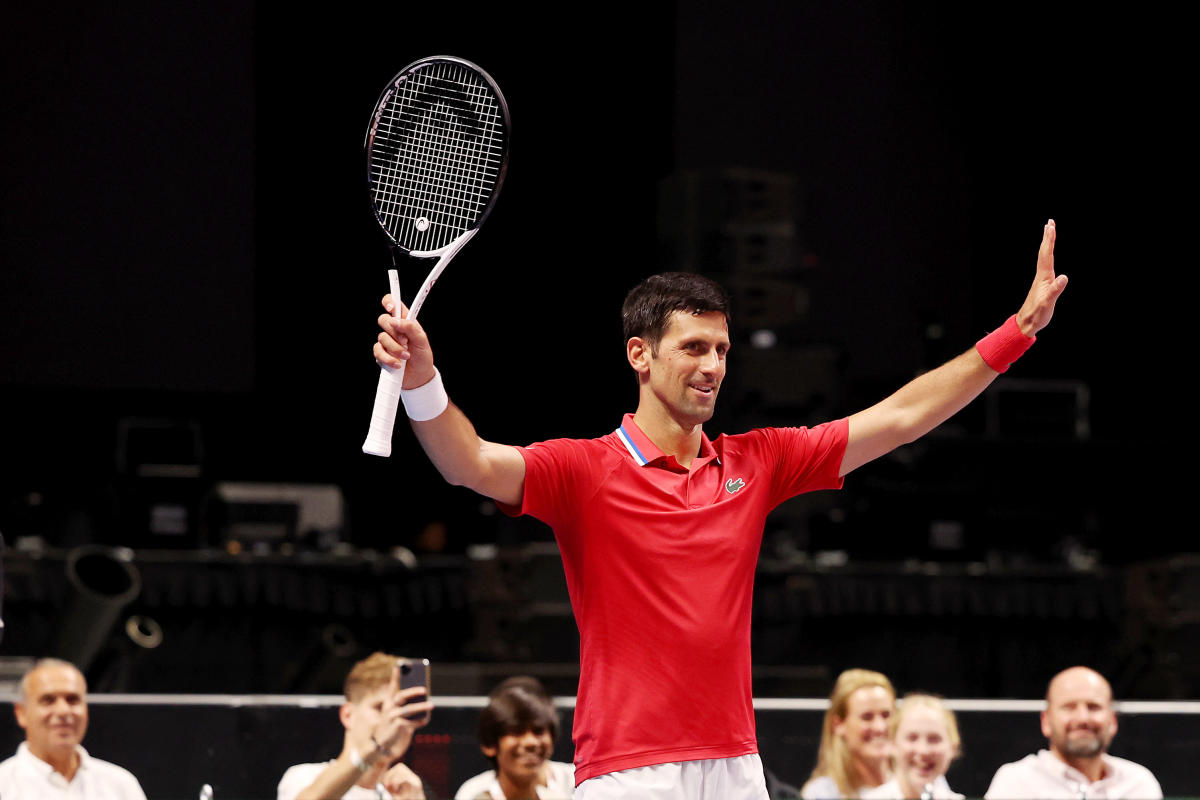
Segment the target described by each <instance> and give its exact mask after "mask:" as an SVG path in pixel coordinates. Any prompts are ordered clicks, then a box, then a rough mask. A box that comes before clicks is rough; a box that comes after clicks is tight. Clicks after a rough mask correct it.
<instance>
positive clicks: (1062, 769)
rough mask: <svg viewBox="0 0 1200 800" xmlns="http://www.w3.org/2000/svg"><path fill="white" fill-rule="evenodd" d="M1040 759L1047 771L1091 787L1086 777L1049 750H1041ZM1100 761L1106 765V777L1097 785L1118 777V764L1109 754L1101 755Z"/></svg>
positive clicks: (1039, 752)
mask: <svg viewBox="0 0 1200 800" xmlns="http://www.w3.org/2000/svg"><path fill="white" fill-rule="evenodd" d="M1038 758H1039V759H1041V761H1042V763H1043V764H1044V765H1045V767H1046V769H1048V770H1050V771H1051V772H1052V773H1053V774H1056V775H1061V776H1062V777H1063V779H1064V780H1069V781H1072V782H1074V783H1082V784H1084V785H1091V781H1089V780H1088V777H1087V776H1086V775H1084V774H1083V773H1082V772H1080V771H1079V770H1077V769H1075V768H1074V767H1072V766H1071V765H1070V764H1068V763H1067V762H1065V761H1063V760H1062V759H1061V758H1059V757H1058V756H1056V755H1054V753H1052V752H1050V751H1049V750H1039V751H1038ZM1100 760H1101V761H1102V762H1103V763H1104V777H1103V778H1101V779H1100V780H1098V781H1096V783H1103V782H1105V781H1110V780H1112V779H1113V778H1115V777H1117V772H1118V767H1117V762H1115V761H1114V760H1113V759H1112V758H1111V757H1110V756H1109V755H1108V753H1103V754H1101V756H1100Z"/></svg>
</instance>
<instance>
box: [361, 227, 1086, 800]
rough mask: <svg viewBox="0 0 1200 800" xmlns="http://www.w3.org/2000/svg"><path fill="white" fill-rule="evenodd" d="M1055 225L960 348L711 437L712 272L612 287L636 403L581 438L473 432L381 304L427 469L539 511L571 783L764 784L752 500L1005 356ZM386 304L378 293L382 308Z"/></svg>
mask: <svg viewBox="0 0 1200 800" xmlns="http://www.w3.org/2000/svg"><path fill="white" fill-rule="evenodd" d="M1054 241H1055V226H1054V223H1053V221H1050V222H1048V223H1047V224H1046V226H1045V228H1044V231H1043V236H1042V243H1041V247H1040V249H1039V252H1038V259H1037V269H1036V273H1035V277H1034V280H1033V285H1032V286H1031V288H1030V290H1029V293H1028V295H1027V297H1026V299H1025V302H1024V303H1023V304H1022V306H1021V308H1020V310H1019V311H1018V312H1017V313H1016V314H1015V315H1013V316H1012V317H1011V318H1009V320H1008V321H1007V322H1005V324H1004V325H1003V326H1002V327H1001V328H999V329H998V330H996V331H995V332H993V333H992V334H989V335H988V336H987V337H985V338H984V339H982V340H980V342H979V343H978V344H977V345H976V347H975V348H972V349H971V350H969V351H967V352H966V353H963V354H962V355H960V356H958V357H957V358H955V359H952V360H951V361H949V362H947V363H946V364H944V365H942V366H941V367H938V368H937V369H935V370H933V371H931V372H928V373H926V374H924V375H922V376H920V377H918V378H916V379H915V380H913V381H911V382H910V383H908V384H906V385H905V386H904V387H902V388H901V389H900V390H899V391H897V392H896V393H894V394H893V395H891V396H890V397H888V398H886V399H884V400H883V401H881V402H879V403H877V404H876V405H874V406H871V407H870V408H868V409H866V410H864V411H860V412H858V413H856V414H853V415H852V416H850V417H848V418H845V419H841V420H837V421H834V422H829V423H826V424H824V425H819V426H817V427H814V428H811V429H809V428H769V429H761V430H755V431H751V432H749V433H745V434H739V435H735V436H728V435H722V436H719V437H718V438H717V439H716V440H715V441H713V440H710V439H709V438H708V436H707V435H705V433H704V430H703V425H704V423H705V422H707V421H708V420H709V419H710V418H711V417H712V415H713V410H714V408H715V404H716V400H717V396H718V394H719V392H720V389H721V383H722V381H723V380H724V377H725V368H726V359H727V357H728V354H729V349H730V340H729V324H728V321H729V308H728V299H727V296H726V294H725V292H724V290H723V289H721V287H720V286H718V285H717V284H715V283H713V282H712V281H710V280H708V279H706V278H702V277H700V276H698V275H691V274H688V273H668V274H666V275H658V276H654V277H651V278H649V279H647V280H646V281H643V282H642V283H641V284H639V285H638V286H637V287H635V288H634V289H633V290H632V291H631V292H630V293H629V295H628V296H627V297H626V300H625V303H624V307H623V309H622V317H623V323H624V329H625V340H626V342H625V349H626V359H627V360H628V362H629V365H630V366H631V367H632V368H633V370H634V372H635V373H636V375H637V380H638V405H637V409H636V410H635V412H634V413H633V414H627V415H626V416H625V417H624V419H623V420H622V421H621V424H620V425H619V426H618V428H617V429H616V430H615V431H613V432H612V433H610V434H608V435H607V436H603V437H600V438H598V439H591V440H568V439H556V440H551V441H547V442H541V443H538V444H534V445H531V446H529V447H512V446H508V445H502V444H497V443H494V442H490V441H487V440H484V439H482V438H481V437H480V436H479V435H478V434H477V433H476V431H475V428H474V427H473V426H472V425H471V423H470V421H469V420H468V419H467V418H466V416H465V415H464V414H463V413H462V412H461V411H460V410H459V409H458V408H457V407H456V406H454V405H453V404H451V403H449V401H448V398H447V396H446V393H445V390H444V388H443V386H442V381H441V376H440V374H439V373H438V372H437V370H436V369H435V367H434V358H433V351H432V349H431V347H430V343H429V339H428V337H427V336H426V334H425V332H424V330H423V329H422V328H421V326H420V325H419V324H418V323H417V322H415V321H412V320H408V319H405V318H396V317H393V316H391V315H390V314H385V315H382V316H381V317H380V318H379V324H380V327H381V328H382V329H383V331H382V333H381V334H380V335H379V340H378V342H377V343H376V344H375V348H374V353H375V358H376V360H377V361H378V362H379V363H380V364H382V365H385V366H389V367H397V366H399V364H400V362H401V361H402V360H404V361H407V362H408V364H407V367H406V369H405V374H404V391H403V392H402V393H401V394H402V399H403V401H404V405H405V409H406V412H407V413H408V416H409V418H410V419H411V420H412V422H413V430H414V432H415V433H416V436H417V439H418V440H419V441H420V443H421V446H422V447H423V448H424V450H425V452H426V453H427V454H428V456H429V458H430V459H431V460H432V462H433V463H434V465H435V466H436V467H437V468H438V470H439V471H440V472H441V474H442V475H443V477H445V478H446V480H447V481H449V482H450V483H452V484H455V485H460V486H466V487H468V488H470V489H473V490H475V491H476V492H479V493H480V494H483V495H485V496H487V497H491V498H493V499H494V500H496V501H497V502H498V503H499V504H500V506H501V507H502V508H503V509H504V510H505V511H506V512H507V513H511V514H530V515H532V516H534V517H536V518H538V519H540V520H542V521H543V522H546V523H547V524H549V525H550V527H551V528H552V529H553V530H554V533H555V538H556V540H557V542H558V546H559V550H560V552H561V553H562V557H563V566H564V572H565V574H566V579H567V587H568V590H569V592H570V597H571V605H572V608H573V610H574V612H575V618H576V623H577V625H578V626H579V632H580V685H579V693H578V698H577V708H576V716H575V726H574V740H575V765H576V773H575V777H576V781H577V782H578V786H577V791H576V795H577V797H581V798H584V800H605V799H606V798H615V797H620V796H626V794H627V795H628V796H637V797H645V798H652V799H657V798H664V799H665V798H684V797H689V798H712V800H717V799H718V798H720V800H726V798H732V799H733V800H737V799H738V798H746V799H747V800H749V799H750V798H754V800H766V797H767V793H766V786H765V781H764V778H763V772H762V765H761V762H760V761H759V759H758V755H757V742H756V740H755V733H754V711H753V707H752V696H751V669H750V620H751V596H752V589H753V581H754V572H755V567H756V562H757V558H758V552H759V547H760V544H761V539H762V531H763V524H764V522H765V520H766V517H767V514H769V513H770V511H771V510H773V509H774V508H775V507H776V506H778V505H779V504H780V503H782V502H783V501H784V500H787V499H788V498H790V497H793V496H795V495H797V494H800V493H802V492H808V491H815V490H820V489H835V488H840V487H841V485H842V479H843V477H844V476H845V475H846V474H848V473H849V472H851V471H853V470H854V469H856V468H858V467H860V466H862V465H863V464H865V463H867V462H869V461H871V460H873V459H875V458H878V457H879V456H881V455H883V454H885V453H887V452H889V451H891V450H892V449H894V448H896V447H898V446H900V445H902V444H905V443H907V442H911V441H913V440H914V439H917V438H918V437H920V436H923V435H924V434H925V433H928V432H929V431H930V430H932V429H933V428H934V427H936V426H937V425H939V424H941V423H942V422H944V421H945V420H946V419H948V418H949V417H950V416H951V415H953V414H954V413H955V412H957V411H958V410H959V409H961V408H962V407H963V406H965V405H966V404H967V403H969V402H970V401H971V400H972V399H974V398H975V397H976V396H977V395H979V394H980V393H981V392H982V391H983V390H984V389H985V388H987V386H988V385H989V384H990V383H991V382H992V381H993V380H994V379H995V378H996V376H997V375H998V374H999V373H1000V372H1002V371H1004V370H1005V369H1007V368H1008V366H1009V364H1011V363H1012V362H1013V361H1015V360H1016V358H1017V357H1019V356H1020V354H1021V353H1022V352H1024V350H1025V349H1026V348H1027V347H1028V346H1029V345H1030V344H1032V342H1033V337H1034V336H1035V335H1036V334H1037V333H1038V332H1039V331H1040V330H1041V329H1042V328H1044V327H1045V326H1046V325H1047V324H1048V323H1049V322H1050V318H1051V316H1052V315H1053V313H1054V305H1055V302H1056V301H1057V300H1058V297H1059V295H1060V294H1061V293H1062V292H1063V290H1064V289H1065V288H1066V283H1067V279H1066V276H1059V275H1055V272H1054ZM392 304H393V299H392V298H391V297H390V296H388V297H385V298H384V307H385V308H386V309H387V310H388V311H389V312H390V311H392V310H393V305H392ZM622 793H626V794H622Z"/></svg>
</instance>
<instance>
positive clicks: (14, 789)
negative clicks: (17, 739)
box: [0, 658, 146, 800]
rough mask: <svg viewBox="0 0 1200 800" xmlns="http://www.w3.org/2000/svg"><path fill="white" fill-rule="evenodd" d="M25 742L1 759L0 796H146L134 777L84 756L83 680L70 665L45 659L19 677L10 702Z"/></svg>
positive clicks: (19, 799) (138, 799)
mask: <svg viewBox="0 0 1200 800" xmlns="http://www.w3.org/2000/svg"><path fill="white" fill-rule="evenodd" d="M13 710H14V712H15V713H16V717H17V724H18V725H20V726H21V727H22V728H24V729H25V741H24V742H22V743H21V744H20V746H19V747H18V748H17V754H16V755H15V756H13V757H12V758H10V759H8V760H6V761H4V762H3V763H0V798H3V800H49V799H51V798H67V797H70V798H73V799H78V800H146V795H145V793H144V792H143V791H142V787H141V785H140V784H139V783H138V781H137V778H135V777H133V775H132V774H131V773H130V772H129V771H128V770H125V769H122V768H121V767H118V766H117V765H116V764H110V763H108V762H107V761H101V760H100V759H98V758H93V757H92V756H90V755H88V752H87V751H86V750H84V749H83V747H82V746H81V745H80V742H82V741H83V735H84V734H85V733H86V732H87V724H88V708H87V682H86V681H85V680H84V677H83V673H82V672H80V671H79V670H78V669H77V668H76V667H75V665H74V664H71V663H69V662H67V661H60V660H58V659H54V658H45V659H42V660H40V661H38V662H37V663H36V664H34V665H33V668H32V669H30V670H29V671H28V672H26V673H25V675H24V677H22V678H21V692H20V696H19V697H18V699H17V702H16V703H15V704H14V706H13Z"/></svg>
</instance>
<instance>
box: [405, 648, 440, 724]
mask: <svg viewBox="0 0 1200 800" xmlns="http://www.w3.org/2000/svg"><path fill="white" fill-rule="evenodd" d="M396 669H397V670H399V671H400V688H401V689H408V688H410V687H413V686H424V687H425V696H424V697H421V698H419V699H417V700H414V701H413V702H415V703H422V702H424V701H426V700H429V699H430V697H432V694H431V692H430V683H429V659H428V658H401V659H400V660H399V661H397V662H396ZM414 719H417V720H419V721H421V722H428V721H429V714H425V715H424V716H423V717H419V718H417V717H414Z"/></svg>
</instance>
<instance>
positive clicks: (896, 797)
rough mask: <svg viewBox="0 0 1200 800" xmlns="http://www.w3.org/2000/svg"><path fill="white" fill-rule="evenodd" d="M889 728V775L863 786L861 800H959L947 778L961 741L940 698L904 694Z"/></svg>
mask: <svg viewBox="0 0 1200 800" xmlns="http://www.w3.org/2000/svg"><path fill="white" fill-rule="evenodd" d="M891 729H892V749H893V756H892V779H891V780H890V781H888V782H887V783H884V784H883V785H882V786H877V787H875V788H874V789H865V790H863V792H862V797H863V800H918V798H919V800H962V798H963V795H961V794H958V793H957V792H955V791H953V790H952V789H951V788H950V784H949V783H948V782H947V781H946V770H948V769H949V768H950V762H951V761H953V760H954V759H955V758H957V757H958V755H959V752H960V749H961V744H962V740H961V739H960V738H959V735H958V720H956V719H955V717H954V712H953V711H951V710H950V709H949V708H947V707H946V704H945V703H943V702H942V700H941V698H939V697H935V696H933V695H929V694H908V695H905V696H904V699H903V700H902V701H901V702H900V709H899V711H897V712H896V714H895V716H893V717H892V726H891Z"/></svg>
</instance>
